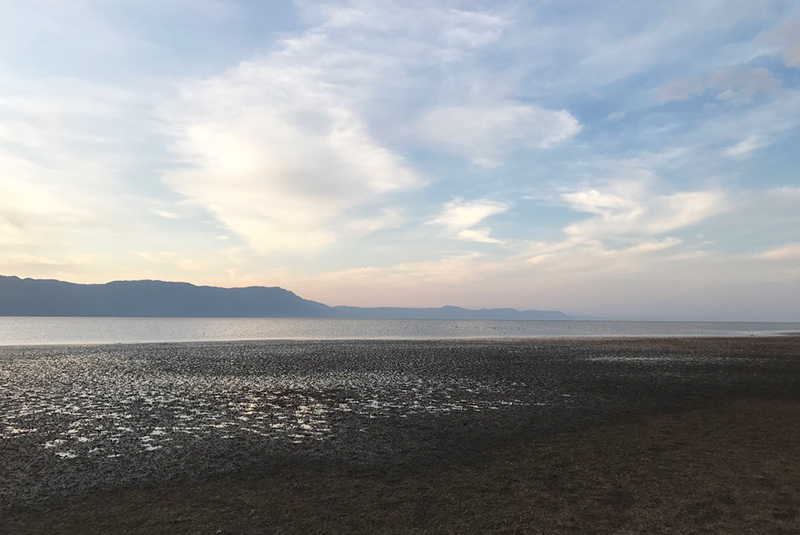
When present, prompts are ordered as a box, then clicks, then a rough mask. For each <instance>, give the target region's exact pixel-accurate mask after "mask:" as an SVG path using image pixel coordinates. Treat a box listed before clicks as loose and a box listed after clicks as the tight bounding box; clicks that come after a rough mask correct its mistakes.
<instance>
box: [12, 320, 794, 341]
mask: <svg viewBox="0 0 800 535" xmlns="http://www.w3.org/2000/svg"><path fill="white" fill-rule="evenodd" d="M792 332H794V333H800V323H755V322H752V323H745V322H739V323H737V322H658V321H480V320H400V319H389V320H383V319H380V320H378V319H376V320H370V319H321V318H83V317H0V345H63V344H113V343H143V342H204V341H236V340H378V339H385V340H403V339H407V340H416V339H451V338H463V339H469V338H551V337H567V338H571V337H606V338H607V337H678V336H691V337H694V336H703V337H707V336H750V335H770V334H784V333H792Z"/></svg>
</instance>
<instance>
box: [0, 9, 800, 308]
mask: <svg viewBox="0 0 800 535" xmlns="http://www.w3.org/2000/svg"><path fill="white" fill-rule="evenodd" d="M0 6H1V9H2V13H3V15H2V17H0V274H4V275H17V276H20V277H33V278H57V279H61V280H67V281H72V282H80V283H103V282H108V281H111V280H132V279H159V280H172V281H187V282H191V283H194V284H202V285H206V284H207V285H216V286H226V287H238V286H251V285H264V286H281V287H284V288H287V289H290V290H292V291H294V292H295V293H297V294H299V295H301V296H302V297H305V298H308V299H314V300H317V301H321V302H324V303H326V304H329V305H357V306H441V305H458V306H464V307H468V308H481V307H514V308H519V309H555V310H561V311H563V312H565V313H567V314H572V315H576V316H585V317H608V318H631V319H674V320H682V319H683V320H753V321H759V320H764V321H800V150H798V149H799V148H800V2H797V1H796V0H753V1H749V0H744V1H742V0H669V1H656V0H653V1H648V2H641V1H633V0H609V1H605V2H596V1H590V0H564V1H547V0H541V1H535V0H531V1H505V0H501V1H497V0H495V1H491V2H489V1H456V0H424V1H417V0H398V1H394V0H332V1H310V0H295V1H290V0H274V1H269V0H265V1H235V0H226V1H223V0H93V1H91V0H0Z"/></svg>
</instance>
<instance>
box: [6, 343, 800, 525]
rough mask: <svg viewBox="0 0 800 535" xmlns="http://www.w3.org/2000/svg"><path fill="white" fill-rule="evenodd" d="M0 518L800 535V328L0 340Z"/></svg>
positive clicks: (52, 521)
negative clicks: (688, 333)
mask: <svg viewBox="0 0 800 535" xmlns="http://www.w3.org/2000/svg"><path fill="white" fill-rule="evenodd" d="M0 385H1V386H2V389H0V448H1V449H0V455H2V457H1V458H2V464H1V465H0V533H82V532H85V533H111V532H117V533H337V532H339V533H698V532H708V533H712V532H713V533H800V517H799V516H798V510H799V509H800V503H799V499H798V496H800V339H799V338H796V337H769V338H766V337H765V338H755V337H754V338H725V339H708V338H705V339H625V340H597V339H595V340H577V339H568V340H552V339H551V340H518V341H508V340H503V341H486V340H481V341H463V340H455V341H348V342H344V341H324V342H241V343H204V344H151V345H129V346H123V345H117V346H93V347H92V346H84V347H50V348H44V347H27V348H12V347H5V348H0Z"/></svg>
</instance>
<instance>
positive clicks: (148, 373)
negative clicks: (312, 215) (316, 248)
mask: <svg viewBox="0 0 800 535" xmlns="http://www.w3.org/2000/svg"><path fill="white" fill-rule="evenodd" d="M0 382H2V384H3V385H4V390H5V392H4V395H3V396H2V400H0V438H5V439H22V438H23V437H24V439H25V440H31V441H35V443H36V444H38V445H39V446H40V447H41V448H42V449H43V450H45V451H47V452H51V453H52V454H53V455H54V456H56V457H58V458H61V459H65V460H66V459H75V458H79V457H87V456H88V457H91V456H103V457H106V458H110V459H116V458H125V457H127V456H130V455H141V454H147V453H150V452H157V451H159V450H162V449H170V448H171V449H180V448H184V447H187V446H188V445H190V444H191V442H192V441H197V440H205V439H208V438H215V439H220V440H228V439H235V438H237V437H239V436H241V435H243V434H254V435H258V436H261V437H266V438H270V439H277V440H285V441H288V442H292V443H303V442H308V441H315V440H326V439H329V438H331V437H333V436H334V435H335V434H336V433H337V432H339V430H338V427H339V426H340V424H341V421H342V419H343V418H351V419H352V418H354V417H355V418H367V419H373V418H388V417H396V418H409V417H413V416H415V415H420V414H433V413H446V412H455V411H484V410H497V409H499V408H501V407H504V406H513V405H521V404H527V403H530V400H527V401H524V400H523V399H521V397H522V396H523V394H524V393H525V390H526V386H525V385H524V384H523V383H517V382H507V383H497V382H479V381H474V380H468V379H466V378H457V377H448V378H436V377H415V376H411V375H408V374H403V373H390V372H381V373H354V372H340V373H325V374H316V375H315V374H308V375H299V376H293V377H286V376H283V377H281V376H269V375H266V376H265V375H258V376H238V375H236V376H235V375H227V376H226V375H222V376H220V375H200V374H179V373H164V372H163V371H158V370H153V369H151V368H150V367H149V366H148V365H147V363H145V362H143V361H140V360H135V359H130V358H123V357H122V356H120V355H115V354H113V353H106V352H99V353H96V354H92V353H90V354H84V355H76V354H72V355H63V356H59V357H58V358H14V359H10V360H7V361H5V362H4V363H3V366H2V367H0ZM515 392H516V393H518V394H519V395H514V393H515ZM542 402H544V401H542Z"/></svg>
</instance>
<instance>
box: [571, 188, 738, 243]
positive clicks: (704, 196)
mask: <svg viewBox="0 0 800 535" xmlns="http://www.w3.org/2000/svg"><path fill="white" fill-rule="evenodd" d="M562 198H563V199H564V201H566V203H567V205H568V206H569V207H570V208H572V209H573V210H576V211H579V212H588V213H592V214H595V216H594V217H592V218H590V219H587V220H584V221H580V222H577V223H573V224H571V225H569V226H568V227H566V228H565V229H564V231H565V232H566V233H567V235H569V236H571V237H573V238H576V239H588V238H601V239H602V238H613V237H619V236H625V235H648V234H649V235H657V234H663V233H665V232H669V231H672V230H677V229H680V228H683V227H686V226H689V225H692V224H694V223H697V222H699V221H702V220H704V219H707V218H709V217H711V216H713V215H715V214H718V213H720V212H723V211H725V210H726V209H727V204H726V200H725V195H724V194H723V193H722V192H721V191H719V190H710V191H696V192H679V193H672V194H667V195H655V194H653V192H651V191H649V189H648V188H647V186H646V182H643V181H641V180H629V181H617V182H613V183H611V184H609V185H607V186H606V187H604V188H602V189H600V188H589V189H586V190H582V191H576V192H572V193H565V194H563V195H562Z"/></svg>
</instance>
